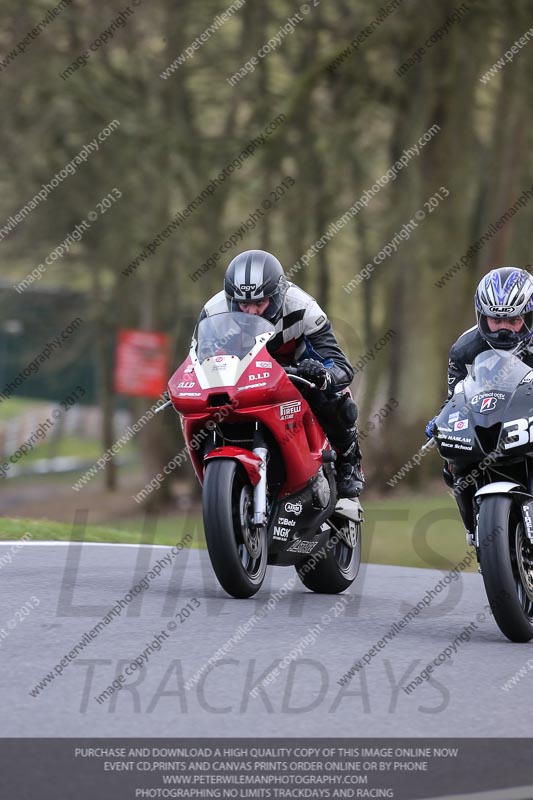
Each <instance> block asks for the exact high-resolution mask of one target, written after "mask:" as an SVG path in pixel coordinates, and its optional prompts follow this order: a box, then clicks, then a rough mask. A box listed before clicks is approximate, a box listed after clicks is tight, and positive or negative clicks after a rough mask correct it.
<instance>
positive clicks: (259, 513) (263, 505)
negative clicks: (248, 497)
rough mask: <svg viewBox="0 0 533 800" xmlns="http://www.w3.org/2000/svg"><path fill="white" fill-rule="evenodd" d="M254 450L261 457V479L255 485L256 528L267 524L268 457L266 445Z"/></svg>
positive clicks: (254, 521)
mask: <svg viewBox="0 0 533 800" xmlns="http://www.w3.org/2000/svg"><path fill="white" fill-rule="evenodd" d="M253 452H254V453H255V455H256V456H258V457H259V458H260V459H261V464H260V465H259V467H258V470H259V481H258V482H257V483H256V485H255V486H254V520H253V525H254V528H262V527H263V526H265V525H266V524H267V520H268V516H267V457H268V449H267V448H266V447H254V449H253Z"/></svg>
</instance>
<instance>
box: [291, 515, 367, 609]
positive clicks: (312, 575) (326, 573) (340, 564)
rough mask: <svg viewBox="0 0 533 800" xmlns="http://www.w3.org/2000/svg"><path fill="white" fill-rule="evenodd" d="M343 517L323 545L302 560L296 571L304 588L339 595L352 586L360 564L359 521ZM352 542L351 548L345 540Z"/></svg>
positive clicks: (319, 592)
mask: <svg viewBox="0 0 533 800" xmlns="http://www.w3.org/2000/svg"><path fill="white" fill-rule="evenodd" d="M351 525H352V526H355V530H353V529H352V530H351V531H350V523H349V521H348V520H346V519H343V520H342V521H341V522H340V526H339V528H338V529H339V531H340V532H341V534H343V535H344V537H345V538H343V536H342V535H339V534H338V533H335V532H333V533H332V534H331V535H330V537H329V539H328V541H327V542H326V544H325V545H323V546H322V547H321V548H320V550H317V552H316V553H313V555H311V556H309V558H306V559H305V561H302V562H301V563H300V564H299V565H298V567H297V568H296V571H297V572H298V577H299V578H300V580H301V581H302V583H303V584H304V586H306V587H307V589H311V591H313V592H317V593H318V594H339V593H340V592H344V590H345V589H348V587H349V586H351V585H352V583H353V582H354V580H355V579H356V578H357V573H358V572H359V567H360V566H361V523H360V522H352V523H351ZM346 540H348V541H351V543H352V544H353V545H354V546H353V547H351V546H350V545H348V543H347V541H346Z"/></svg>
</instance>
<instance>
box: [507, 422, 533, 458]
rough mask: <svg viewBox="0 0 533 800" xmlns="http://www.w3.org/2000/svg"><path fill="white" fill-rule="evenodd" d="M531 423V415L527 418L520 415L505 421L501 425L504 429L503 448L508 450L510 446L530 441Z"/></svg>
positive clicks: (517, 445) (518, 445)
mask: <svg viewBox="0 0 533 800" xmlns="http://www.w3.org/2000/svg"><path fill="white" fill-rule="evenodd" d="M532 425H533V417H529V419H526V417H522V418H521V419H513V420H511V422H505V423H504V426H503V429H504V431H505V443H504V445H503V447H504V449H505V450H510V449H511V447H522V446H523V445H525V444H529V443H530V442H531V441H532Z"/></svg>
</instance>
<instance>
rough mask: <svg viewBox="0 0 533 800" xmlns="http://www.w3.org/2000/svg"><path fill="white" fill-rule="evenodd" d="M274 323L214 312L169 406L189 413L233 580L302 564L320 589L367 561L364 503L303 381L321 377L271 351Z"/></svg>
mask: <svg viewBox="0 0 533 800" xmlns="http://www.w3.org/2000/svg"><path fill="white" fill-rule="evenodd" d="M273 335H274V327H273V325H272V324H271V323H270V322H268V321H267V320H265V319H263V318H262V317H260V316H255V315H253V314H244V313H241V312H235V313H224V314H216V315H214V316H211V317H207V318H205V319H204V320H202V321H201V322H200V324H199V326H198V331H197V340H195V339H193V341H192V343H191V348H190V352H189V355H188V357H187V359H186V360H185V361H184V362H183V364H182V365H181V366H180V367H179V368H178V370H177V371H176V372H175V373H174V375H173V376H172V377H171V379H170V381H169V383H168V393H169V398H170V399H169V401H168V403H166V404H165V406H164V407H166V406H167V405H170V403H172V405H173V406H174V408H175V409H176V411H177V412H178V413H179V414H180V419H181V425H182V430H183V434H184V437H185V442H186V444H187V447H188V449H189V453H190V457H191V462H192V465H193V467H194V470H195V472H196V475H197V477H198V480H199V481H200V483H201V484H203V494H202V505H203V520H204V530H205V538H206V541H207V549H208V552H209V558H210V560H211V564H212V565H213V569H214V571H215V574H216V576H217V578H218V580H219V582H220V584H221V585H222V587H223V588H224V589H225V590H226V592H228V594H230V595H233V597H239V598H242V597H251V596H252V595H254V594H255V593H256V592H257V591H258V590H259V589H260V587H261V584H262V583H263V580H264V577H265V573H266V568H267V564H272V565H277V566H295V567H296V570H297V572H298V575H299V577H300V579H301V580H302V582H303V583H304V585H305V586H306V587H307V588H308V589H311V590H313V591H314V592H323V593H338V592H342V591H344V590H345V589H347V588H348V586H350V585H351V584H352V583H353V581H354V580H355V578H356V577H357V573H358V571H359V566H360V562H361V523H362V508H361V505H360V503H359V501H358V500H357V499H356V500H340V501H339V502H337V489H336V485H335V468H334V462H335V457H336V454H335V451H334V450H333V449H332V448H331V446H330V444H329V442H328V440H327V437H326V436H325V434H324V431H323V430H322V428H321V426H320V425H319V423H318V421H317V419H316V417H315V416H314V414H313V413H312V411H311V409H310V407H309V404H308V403H307V401H306V400H305V397H304V396H303V395H302V394H301V393H300V391H298V389H297V388H296V386H295V385H294V384H297V385H298V386H302V387H304V386H306V388H307V387H312V388H315V387H314V384H312V383H310V382H309V381H307V380H305V379H304V378H301V377H300V376H298V375H297V374H296V373H297V370H296V369H295V368H294V367H282V366H281V365H280V364H279V363H278V362H277V361H275V360H274V359H273V358H272V356H271V355H270V354H269V352H268V350H267V347H266V345H267V342H268V340H269V339H270V338H271V337H272V336H273ZM305 390H306V389H304V393H305Z"/></svg>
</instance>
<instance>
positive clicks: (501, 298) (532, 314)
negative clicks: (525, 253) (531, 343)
mask: <svg viewBox="0 0 533 800" xmlns="http://www.w3.org/2000/svg"><path fill="white" fill-rule="evenodd" d="M475 306H476V317H477V326H478V330H479V332H480V333H481V335H482V336H483V338H484V339H485V340H486V341H487V342H488V343H489V344H490V345H491V346H492V347H497V348H501V349H504V350H509V349H511V348H513V347H515V346H516V345H517V344H518V343H519V342H523V341H528V340H529V339H531V337H532V335H533V278H532V277H531V275H530V274H529V272H526V270H525V269H520V268H519V267H499V268H498V269H493V270H491V271H490V272H488V273H487V274H486V275H485V276H484V277H483V278H482V279H481V281H480V282H479V286H478V287H477V289H476V295H475ZM516 317H522V319H523V320H524V325H523V326H522V328H521V330H520V331H518V333H513V332H512V331H508V330H499V331H497V332H496V333H493V332H491V330H490V328H489V326H488V322H487V319H488V318H492V319H502V318H503V319H505V318H507V319H509V318H511V319H512V318H516Z"/></svg>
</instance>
